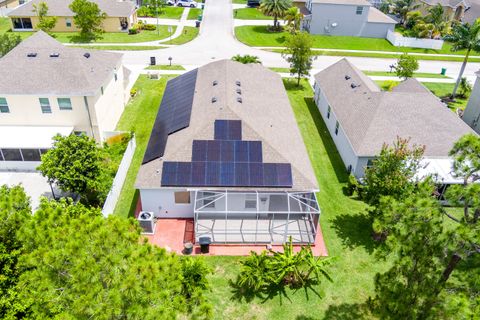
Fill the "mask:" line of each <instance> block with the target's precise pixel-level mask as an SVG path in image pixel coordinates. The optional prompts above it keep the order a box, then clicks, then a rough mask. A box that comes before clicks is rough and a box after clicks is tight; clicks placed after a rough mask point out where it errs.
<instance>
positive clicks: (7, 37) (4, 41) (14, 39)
mask: <svg viewBox="0 0 480 320" xmlns="http://www.w3.org/2000/svg"><path fill="white" fill-rule="evenodd" d="M20 42H22V39H21V38H20V36H19V35H16V34H13V33H8V32H5V33H4V34H0V58H1V57H3V56H4V55H6V54H7V53H9V52H10V50H12V49H13V48H15V47H16V46H17V45H18V44H19V43H20Z"/></svg>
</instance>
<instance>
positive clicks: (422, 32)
mask: <svg viewBox="0 0 480 320" xmlns="http://www.w3.org/2000/svg"><path fill="white" fill-rule="evenodd" d="M414 29H415V31H416V34H417V37H419V38H430V39H435V38H440V37H441V36H443V35H445V34H447V33H448V32H449V31H450V21H449V20H448V17H447V15H446V14H445V10H444V9H443V7H442V6H441V5H440V4H437V5H435V6H433V7H430V8H429V9H428V14H427V15H426V16H425V17H424V18H421V19H419V20H418V21H417V23H416V25H415V28H414Z"/></svg>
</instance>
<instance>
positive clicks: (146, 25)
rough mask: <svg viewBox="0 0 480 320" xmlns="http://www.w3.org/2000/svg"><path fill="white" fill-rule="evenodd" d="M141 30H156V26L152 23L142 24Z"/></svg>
mask: <svg viewBox="0 0 480 320" xmlns="http://www.w3.org/2000/svg"><path fill="white" fill-rule="evenodd" d="M142 30H148V31H155V30H157V26H156V25H154V24H144V25H143V26H142Z"/></svg>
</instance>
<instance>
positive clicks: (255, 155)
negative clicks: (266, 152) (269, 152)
mask: <svg viewBox="0 0 480 320" xmlns="http://www.w3.org/2000/svg"><path fill="white" fill-rule="evenodd" d="M262 158H263V157H262V142H261V141H248V161H249V162H262Z"/></svg>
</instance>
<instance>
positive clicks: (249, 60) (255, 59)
mask: <svg viewBox="0 0 480 320" xmlns="http://www.w3.org/2000/svg"><path fill="white" fill-rule="evenodd" d="M232 60H233V61H237V62H240V63H243V64H249V63H259V64H262V62H261V61H260V59H259V58H258V57H257V56H252V55H249V54H244V55H243V56H242V55H240V54H237V55H234V56H233V57H232Z"/></svg>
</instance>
